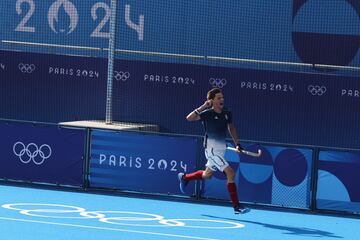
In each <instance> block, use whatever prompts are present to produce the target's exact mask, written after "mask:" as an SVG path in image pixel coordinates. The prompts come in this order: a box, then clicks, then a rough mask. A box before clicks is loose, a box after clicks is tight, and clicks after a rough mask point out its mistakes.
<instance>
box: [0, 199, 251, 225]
mask: <svg viewBox="0 0 360 240" xmlns="http://www.w3.org/2000/svg"><path fill="white" fill-rule="evenodd" d="M2 207H3V208H5V209H9V210H15V211H19V213H20V214H23V215H27V216H31V217H42V218H52V219H88V220H89V219H96V220H98V221H100V222H103V223H108V224H113V225H120V226H133V227H187V228H202V229H229V228H243V227H245V225H243V224H240V223H235V222H229V221H221V220H210V219H191V218H186V219H185V218H181V219H180V218H178V219H166V218H165V217H163V216H160V215H157V214H152V213H142V212H129V211H87V210H86V209H85V208H82V207H76V206H68V205H61V204H46V203H13V204H4V205H2ZM108 216H111V217H108ZM188 222H196V223H203V224H196V225H195V224H188Z"/></svg>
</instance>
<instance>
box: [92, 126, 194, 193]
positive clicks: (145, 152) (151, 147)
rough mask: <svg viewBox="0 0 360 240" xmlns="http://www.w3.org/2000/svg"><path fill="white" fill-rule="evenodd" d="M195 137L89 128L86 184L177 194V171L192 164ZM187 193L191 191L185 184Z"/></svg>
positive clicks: (187, 168) (188, 169)
mask: <svg viewBox="0 0 360 240" xmlns="http://www.w3.org/2000/svg"><path fill="white" fill-rule="evenodd" d="M197 145H198V144H197V139H196V138H188V137H170V136H163V135H149V134H148V135H147V134H141V133H126V132H121V133H115V132H107V131H93V132H92V141H91V162H90V186H91V187H104V188H117V189H121V190H132V191H142V192H148V193H169V194H180V190H179V181H178V178H177V174H178V173H180V172H192V171H194V169H195V166H196V151H197ZM188 190H189V191H188V192H187V194H189V195H192V194H194V192H195V187H194V184H189V186H188Z"/></svg>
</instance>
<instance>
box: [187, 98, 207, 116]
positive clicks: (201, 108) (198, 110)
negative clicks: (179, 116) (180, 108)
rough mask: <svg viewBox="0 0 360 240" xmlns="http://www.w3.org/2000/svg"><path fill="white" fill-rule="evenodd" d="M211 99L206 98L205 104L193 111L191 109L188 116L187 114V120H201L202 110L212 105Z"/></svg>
mask: <svg viewBox="0 0 360 240" xmlns="http://www.w3.org/2000/svg"><path fill="white" fill-rule="evenodd" d="M211 104H212V102H211V100H206V101H205V102H204V104H203V105H201V106H200V107H198V108H195V109H194V110H193V111H191V112H190V113H189V114H188V115H187V116H186V120H188V121H197V120H200V114H201V112H202V111H204V110H206V109H208V108H209V107H211Z"/></svg>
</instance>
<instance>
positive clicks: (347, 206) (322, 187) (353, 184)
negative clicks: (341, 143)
mask: <svg viewBox="0 0 360 240" xmlns="http://www.w3.org/2000/svg"><path fill="white" fill-rule="evenodd" d="M359 172H360V153H359V152H340V151H333V150H328V151H326V150H324V151H320V154H319V163H318V180H317V192H316V206H317V208H318V209H324V210H337V211H346V212H356V213H360V188H359V182H360V175H359Z"/></svg>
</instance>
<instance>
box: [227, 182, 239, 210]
mask: <svg viewBox="0 0 360 240" xmlns="http://www.w3.org/2000/svg"><path fill="white" fill-rule="evenodd" d="M227 189H228V191H229V194H230V198H231V201H232V204H233V206H234V207H238V206H239V198H238V194H237V191H236V184H235V183H227Z"/></svg>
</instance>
